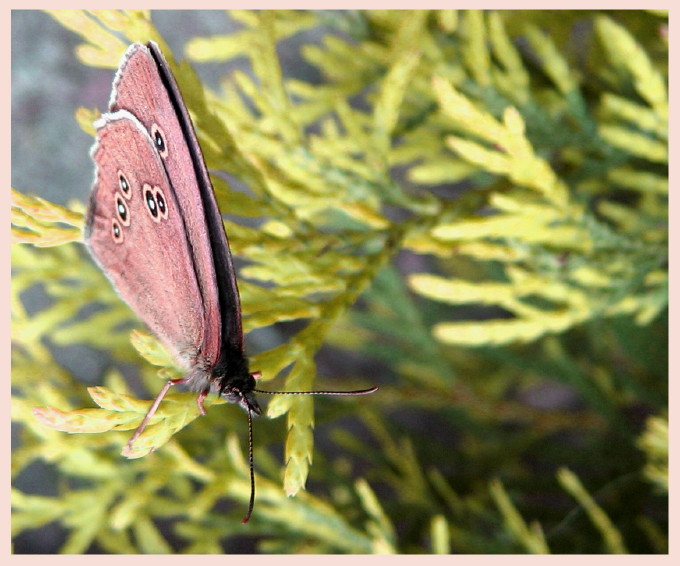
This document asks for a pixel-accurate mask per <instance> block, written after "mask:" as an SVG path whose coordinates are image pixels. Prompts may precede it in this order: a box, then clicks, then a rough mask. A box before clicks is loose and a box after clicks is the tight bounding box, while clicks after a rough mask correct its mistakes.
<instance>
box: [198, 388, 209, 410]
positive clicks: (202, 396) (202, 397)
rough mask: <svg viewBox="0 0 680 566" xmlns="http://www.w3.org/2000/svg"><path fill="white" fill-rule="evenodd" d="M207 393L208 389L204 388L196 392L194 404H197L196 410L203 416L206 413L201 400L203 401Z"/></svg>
mask: <svg viewBox="0 0 680 566" xmlns="http://www.w3.org/2000/svg"><path fill="white" fill-rule="evenodd" d="M208 393H210V389H204V390H203V391H201V392H200V393H199V394H198V397H196V404H197V405H198V410H199V411H200V412H201V414H202V415H203V416H204V417H205V415H206V414H207V413H206V412H205V407H204V406H203V401H205V398H206V397H207V396H208Z"/></svg>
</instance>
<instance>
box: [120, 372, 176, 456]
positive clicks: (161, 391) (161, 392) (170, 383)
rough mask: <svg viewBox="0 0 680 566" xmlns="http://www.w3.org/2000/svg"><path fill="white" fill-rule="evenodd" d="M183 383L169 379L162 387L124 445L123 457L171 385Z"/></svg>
mask: <svg viewBox="0 0 680 566" xmlns="http://www.w3.org/2000/svg"><path fill="white" fill-rule="evenodd" d="M184 381H185V380H184V379H171V380H170V381H168V382H167V383H166V384H165V385H164V386H163V389H161V390H160V392H159V393H158V395H157V396H156V399H155V400H154V402H153V404H152V405H151V407H149V410H148V411H147V412H146V415H144V418H143V419H142V422H141V423H139V426H138V427H137V430H135V433H134V434H133V435H132V438H130V440H128V443H127V444H126V445H125V448H124V449H123V455H124V456H127V455H128V454H129V453H130V452H131V450H132V445H133V444H134V442H135V440H137V439H138V438H139V436H140V435H141V434H142V432H144V429H145V428H146V425H147V424H148V422H149V421H150V420H151V417H153V416H154V414H155V413H156V411H157V410H158V407H159V405H160V404H161V401H162V400H163V397H165V394H166V393H167V392H168V389H170V388H171V387H172V386H173V385H179V384H180V383H184Z"/></svg>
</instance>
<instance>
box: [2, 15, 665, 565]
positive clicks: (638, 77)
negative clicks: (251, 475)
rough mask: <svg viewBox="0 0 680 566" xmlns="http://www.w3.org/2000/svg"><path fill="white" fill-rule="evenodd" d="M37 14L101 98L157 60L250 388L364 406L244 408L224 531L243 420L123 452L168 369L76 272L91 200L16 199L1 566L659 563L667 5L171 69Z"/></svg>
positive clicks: (354, 19)
mask: <svg viewBox="0 0 680 566" xmlns="http://www.w3.org/2000/svg"><path fill="white" fill-rule="evenodd" d="M50 16H51V17H53V18H54V20H56V21H57V22H59V23H60V24H62V25H63V26H64V27H65V28H67V29H69V30H71V32H72V33H73V34H74V37H78V38H79V39H78V41H77V46H76V49H75V56H76V57H77V59H78V60H79V61H80V62H82V63H83V64H85V65H90V66H95V67H100V68H104V69H109V70H110V71H109V73H110V75H109V81H110V77H111V76H112V71H111V70H112V69H115V68H116V66H117V64H118V62H119V60H120V57H121V55H122V53H123V52H124V50H125V48H126V46H127V45H128V44H129V43H130V42H132V41H147V40H149V39H153V40H155V41H157V42H158V43H159V44H160V45H161V48H162V49H163V51H164V53H165V55H166V57H167V58H168V59H169V60H170V61H171V66H172V68H173V71H174V72H175V74H176V77H177V80H178V83H179V85H180V88H181V90H182V93H183V96H184V97H185V100H186V103H187V106H188V108H189V109H190V111H191V113H192V116H193V118H194V123H195V126H196V129H197V132H198V136H199V139H200V141H201V144H202V147H203V151H204V154H205V158H206V161H207V164H208V168H209V169H210V170H211V172H212V173H213V180H214V184H215V189H216V193H217V197H218V202H219V203H220V208H221V209H222V211H223V213H225V218H226V228H227V232H228V234H229V238H230V242H231V245H232V251H233V252H234V254H235V256H236V258H237V261H238V266H239V284H240V288H241V295H242V302H243V311H244V325H245V329H246V331H247V332H248V335H247V337H246V341H247V344H248V349H249V352H250V354H251V360H252V361H251V367H252V368H253V369H258V370H261V371H262V372H263V378H262V383H261V384H260V386H261V387H263V388H268V389H283V388H289V389H309V388H312V387H314V388H324V389H350V388H354V387H355V386H356V387H367V386H371V385H379V386H380V390H379V392H378V393H376V394H374V395H371V396H368V397H362V398H344V399H316V400H313V399H312V398H294V399H289V398H283V397H279V398H273V399H272V400H270V401H269V403H268V410H267V416H265V417H264V418H261V419H258V420H257V421H256V422H255V465H256V472H257V499H256V504H255V512H254V515H253V518H252V520H251V522H250V523H249V524H248V525H247V526H243V525H241V523H240V518H241V516H242V515H243V512H244V508H245V504H246V503H247V498H248V495H249V491H248V490H249V486H248V478H247V466H246V460H245V456H244V450H245V443H246V439H247V432H246V419H245V417H244V416H243V414H241V413H240V412H239V411H240V410H239V409H238V408H236V407H231V406H227V405H225V404H223V403H222V402H221V401H219V400H217V399H214V398H212V399H211V400H210V401H209V402H206V407H207V409H208V415H207V417H202V418H199V419H196V420H194V419H195V418H196V416H197V415H196V414H195V412H196V411H195V397H194V396H193V395H190V394H187V393H183V392H173V393H172V394H170V395H169V396H168V397H167V400H166V401H164V403H163V405H162V406H161V410H160V411H159V419H158V423H157V424H155V425H154V426H153V427H151V428H152V429H153V430H152V432H151V433H150V435H149V437H150V440H149V442H150V444H149V447H150V446H157V447H158V450H157V451H156V452H154V453H152V454H150V455H147V456H145V457H141V458H137V459H132V460H128V459H125V458H122V457H121V456H120V449H121V447H122V446H123V445H124V444H125V442H126V440H127V438H128V436H129V434H130V432H129V431H130V429H134V428H135V426H136V423H137V422H138V420H139V418H141V414H143V412H144V411H145V407H146V404H145V403H143V402H141V401H138V400H137V398H139V399H149V398H151V397H152V396H153V395H155V393H156V392H157V391H158V389H159V388H160V386H161V384H162V381H161V379H159V376H158V373H159V372H158V371H157V370H158V368H157V367H154V366H159V365H160V366H163V369H162V370H161V372H160V374H161V376H167V375H168V373H169V372H172V371H173V369H172V368H171V362H170V361H169V360H167V359H166V358H165V356H164V353H163V352H162V350H160V349H159V347H158V345H157V343H156V342H155V340H154V339H153V338H152V337H151V336H149V335H147V334H145V333H144V329H143V328H142V327H141V326H140V325H139V323H138V322H135V320H136V319H135V317H134V314H133V313H131V312H130V311H129V309H127V307H126V306H125V305H124V304H123V303H122V301H120V299H118V298H117V297H116V295H115V293H114V292H113V291H112V290H111V288H110V286H109V285H108V283H107V282H106V281H105V279H104V276H103V275H102V274H101V273H100V272H99V271H98V270H97V269H96V267H95V266H94V265H93V263H92V262H91V261H90V259H89V258H88V257H87V254H85V253H84V250H83V248H82V245H81V239H82V235H81V229H82V223H83V212H84V204H83V203H84V202H85V198H86V195H85V194H82V196H81V197H80V198H79V199H77V200H71V201H70V202H68V203H66V204H64V205H62V204H59V203H58V199H57V198H53V199H50V198H44V197H36V196H30V195H35V194H43V195H44V194H46V193H45V192H43V191H42V190H41V188H40V187H39V186H31V185H30V184H26V183H25V182H21V183H20V184H18V185H17V184H15V187H14V189H16V190H13V209H12V222H13V237H14V242H15V245H13V250H12V254H13V255H12V269H13V284H12V316H13V319H12V338H13V349H12V391H13V398H12V420H13V426H14V428H13V433H14V435H13V460H12V474H13V478H14V488H13V491H12V506H13V520H12V529H13V535H14V539H15V552H35V551H36V549H38V548H42V550H41V551H44V552H64V553H86V552H104V553H137V552H139V553H168V552H181V553H221V552H228V553H235V552H251V553H252V552H261V553H294V552H297V553H302V552H305V553H308V552H312V553H549V552H550V553H626V552H628V553H665V552H667V550H668V535H667V529H668V507H667V506H668V420H667V403H668V395H667V393H668V388H667V386H668V369H667V367H668V365H667V362H668V348H667V337H668V208H667V207H668V129H667V124H668V99H667V79H668V68H667V62H668V16H667V13H666V12H662V11H621V12H602V11H588V12H581V11H559V12H558V11H555V12H553V11H534V12H527V11H503V12H483V11H314V12H309V11H273V12H271V11H264V12H253V11H231V12H229V18H230V21H231V22H232V23H233V24H234V25H233V27H232V29H231V31H230V33H227V34H218V33H214V34H211V35H209V36H196V37H194V38H192V39H191V40H189V41H188V42H187V43H186V45H185V48H184V52H183V53H178V52H173V51H172V50H171V49H170V47H169V45H168V44H167V43H166V42H165V41H164V38H163V37H162V36H161V34H160V33H159V31H158V29H157V28H156V27H155V25H154V21H155V17H156V16H155V14H153V13H148V12H144V11H128V12H118V11H92V12H80V11H55V12H51V13H50ZM301 37H302V38H303V39H304V41H302V42H300V43H298V44H297V45H298V46H299V55H300V60H301V61H303V62H304V65H305V69H304V70H305V72H301V73H295V72H293V73H286V72H284V69H285V68H286V67H285V65H283V66H282V59H281V56H280V54H281V53H286V51H285V49H284V47H285V45H286V44H287V42H290V41H293V40H294V39H296V38H297V39H298V40H299V39H300V38H301ZM234 64H238V67H234V66H230V65H234ZM204 65H208V66H210V65H212V66H217V67H218V68H219V69H221V70H223V69H227V68H228V69H229V72H228V73H225V74H222V76H221V78H220V79H219V80H218V81H217V83H216V84H214V85H212V86H207V85H205V84H204V83H203V82H202V81H201V80H200V79H199V77H198V75H197V74H196V72H195V71H194V68H196V69H199V68H201V67H202V66H204ZM20 70H21V69H20V68H19V69H16V73H17V75H13V83H14V80H15V76H16V77H19V72H20ZM221 72H222V71H221ZM102 108H103V103H101V104H95V105H93V107H91V108H80V109H78V110H77V111H76V112H75V115H76V119H77V121H78V123H79V124H80V126H81V128H82V129H83V130H84V131H85V132H88V133H89V134H92V133H93V129H92V121H93V119H95V118H96V116H97V115H98V114H99V112H100V111H101V109H102ZM48 157H49V156H47V157H45V156H43V159H47V158H48ZM13 183H14V181H13ZM52 190H53V191H54V190H55V187H52ZM36 294H37V296H38V299H37V301H35V302H33V303H29V298H30V297H33V298H35V296H36ZM131 328H135V329H136V330H134V331H133V332H132V334H131V333H130V330H131ZM86 349H87V350H94V351H96V352H98V355H100V356H104V359H105V360H107V361H106V362H105V364H104V366H103V367H102V371H101V372H99V373H98V374H96V375H89V377H88V378H87V379H86V380H85V381H86V383H84V382H83V379H82V378H78V377H77V376H76V375H75V373H74V372H73V371H70V369H69V368H68V367H66V366H67V365H68V364H62V363H60V361H59V360H60V359H61V358H60V354H59V352H63V351H68V350H70V351H72V352H76V358H77V357H78V356H80V355H82V356H85V354H83V352H84V351H85V350H86ZM140 354H141V357H140ZM143 358H145V359H143ZM317 377H318V379H317ZM88 384H89V385H96V387H90V388H89V389H88V388H87V387H86V385H88ZM93 400H94V402H95V403H96V404H97V405H98V406H99V408H98V409H93V408H92V407H93ZM214 405H219V406H214ZM36 407H40V408H41V409H40V411H42V412H39V413H38V414H39V416H41V419H37V418H36V415H35V408H36ZM46 424H47V425H48V426H46ZM186 425H188V426H186ZM63 431H67V432H70V433H89V434H65V433H64V432H63ZM175 433H176V434H175ZM140 455H141V454H140ZM36 466H43V469H44V470H47V471H48V472H49V473H50V474H52V476H51V477H52V478H55V479H53V480H52V481H51V482H50V483H49V488H48V489H45V485H44V484H40V485H38V484H39V483H40V482H36V481H35V480H32V479H31V478H33V477H34V476H32V475H31V472H32V471H35V468H36ZM46 528H53V529H55V528H56V529H57V536H56V537H55V538H56V542H55V544H54V547H52V548H49V549H44V548H43V547H40V545H39V544H38V543H36V542H35V541H36V538H39V537H40V535H39V534H37V533H41V532H44V529H46Z"/></svg>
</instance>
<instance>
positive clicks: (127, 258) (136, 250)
mask: <svg viewBox="0 0 680 566" xmlns="http://www.w3.org/2000/svg"><path fill="white" fill-rule="evenodd" d="M109 110H110V112H109V113H106V114H104V115H103V116H102V117H101V118H100V119H99V120H98V121H97V122H96V123H95V127H96V129H97V141H96V143H95V146H94V147H93V149H92V152H91V153H92V158H93V160H94V162H95V164H96V172H95V183H94V188H93V191H92V194H91V197H90V205H89V209H88V214H87V221H86V229H85V242H86V244H87V246H88V248H89V250H90V252H91V254H92V256H93V257H94V258H95V260H96V261H97V263H98V264H99V265H100V267H101V268H102V270H103V271H104V273H106V274H107V276H108V277H109V279H110V280H111V282H112V283H113V285H114V287H115V288H116V290H117V291H118V293H119V294H120V296H121V297H123V299H124V300H125V301H126V302H127V303H128V304H129V305H130V307H131V308H132V309H133V310H134V311H135V312H136V313H137V314H138V315H139V317H140V318H141V319H142V320H143V321H144V322H145V323H146V325H147V326H148V327H149V328H150V329H151V330H152V331H153V332H154V334H155V335H156V336H158V338H159V339H160V340H161V342H162V343H163V344H164V346H165V347H166V348H167V350H168V351H169V353H170V354H171V355H172V356H173V358H174V359H175V361H176V363H177V364H178V365H179V366H181V367H182V368H184V369H185V370H186V371H187V373H186V375H185V376H184V377H183V378H182V380H181V381H182V382H183V383H185V384H186V385H187V386H188V387H189V388H191V389H192V390H195V391H199V392H201V393H202V394H203V396H205V395H206V394H207V393H208V392H209V391H210V390H214V391H215V392H217V393H219V394H223V395H224V397H225V398H226V399H227V400H229V401H231V402H235V403H241V404H243V403H247V404H248V405H249V406H250V407H251V409H253V410H254V412H255V413H259V412H260V411H259V407H258V405H257V402H256V401H255V399H254V396H253V394H252V390H253V389H254V387H255V380H254V378H253V377H252V374H251V373H250V371H249V368H248V361H247V358H246V357H245V354H244V344H243V332H242V329H241V315H240V312H241V311H240V304H239V295H238V287H237V283H236V278H235V275H234V268H233V265H232V259H231V253H230V250H229V245H228V242H227V237H226V234H225V232H224V226H223V224H222V217H221V215H220V213H219V209H218V207H217V203H216V200H215V195H214V191H213V188H212V184H211V183H210V177H209V176H208V173H207V169H206V167H205V163H204V160H203V156H202V154H201V150H200V146H199V145H198V141H197V139H196V134H195V132H194V129H193V125H192V123H191V120H190V118H189V114H188V112H187V110H186V107H185V105H184V102H183V100H182V98H181V96H180V95H179V90H178V88H177V85H176V83H175V80H174V78H173V76H172V74H171V73H170V71H169V69H168V67H167V63H166V62H165V60H164V59H163V57H162V55H161V53H160V50H159V49H158V47H157V46H156V45H155V44H153V43H151V42H149V44H147V45H142V44H138V43H136V44H133V45H131V46H130V47H129V48H128V50H127V51H126V53H125V55H124V56H123V60H122V62H121V65H120V68H119V70H118V72H117V73H116V77H115V79H114V86H113V91H112V95H111V100H110V102H109ZM244 408H245V407H244Z"/></svg>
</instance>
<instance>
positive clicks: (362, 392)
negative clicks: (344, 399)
mask: <svg viewBox="0 0 680 566" xmlns="http://www.w3.org/2000/svg"><path fill="white" fill-rule="evenodd" d="M377 390H378V387H377V386H375V387H370V388H369V389H358V390H356V391H264V390H263V389H253V391H254V392H255V393H266V394H267V395H345V396H351V395H368V394H369V393H374V392H376V391H377Z"/></svg>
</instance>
